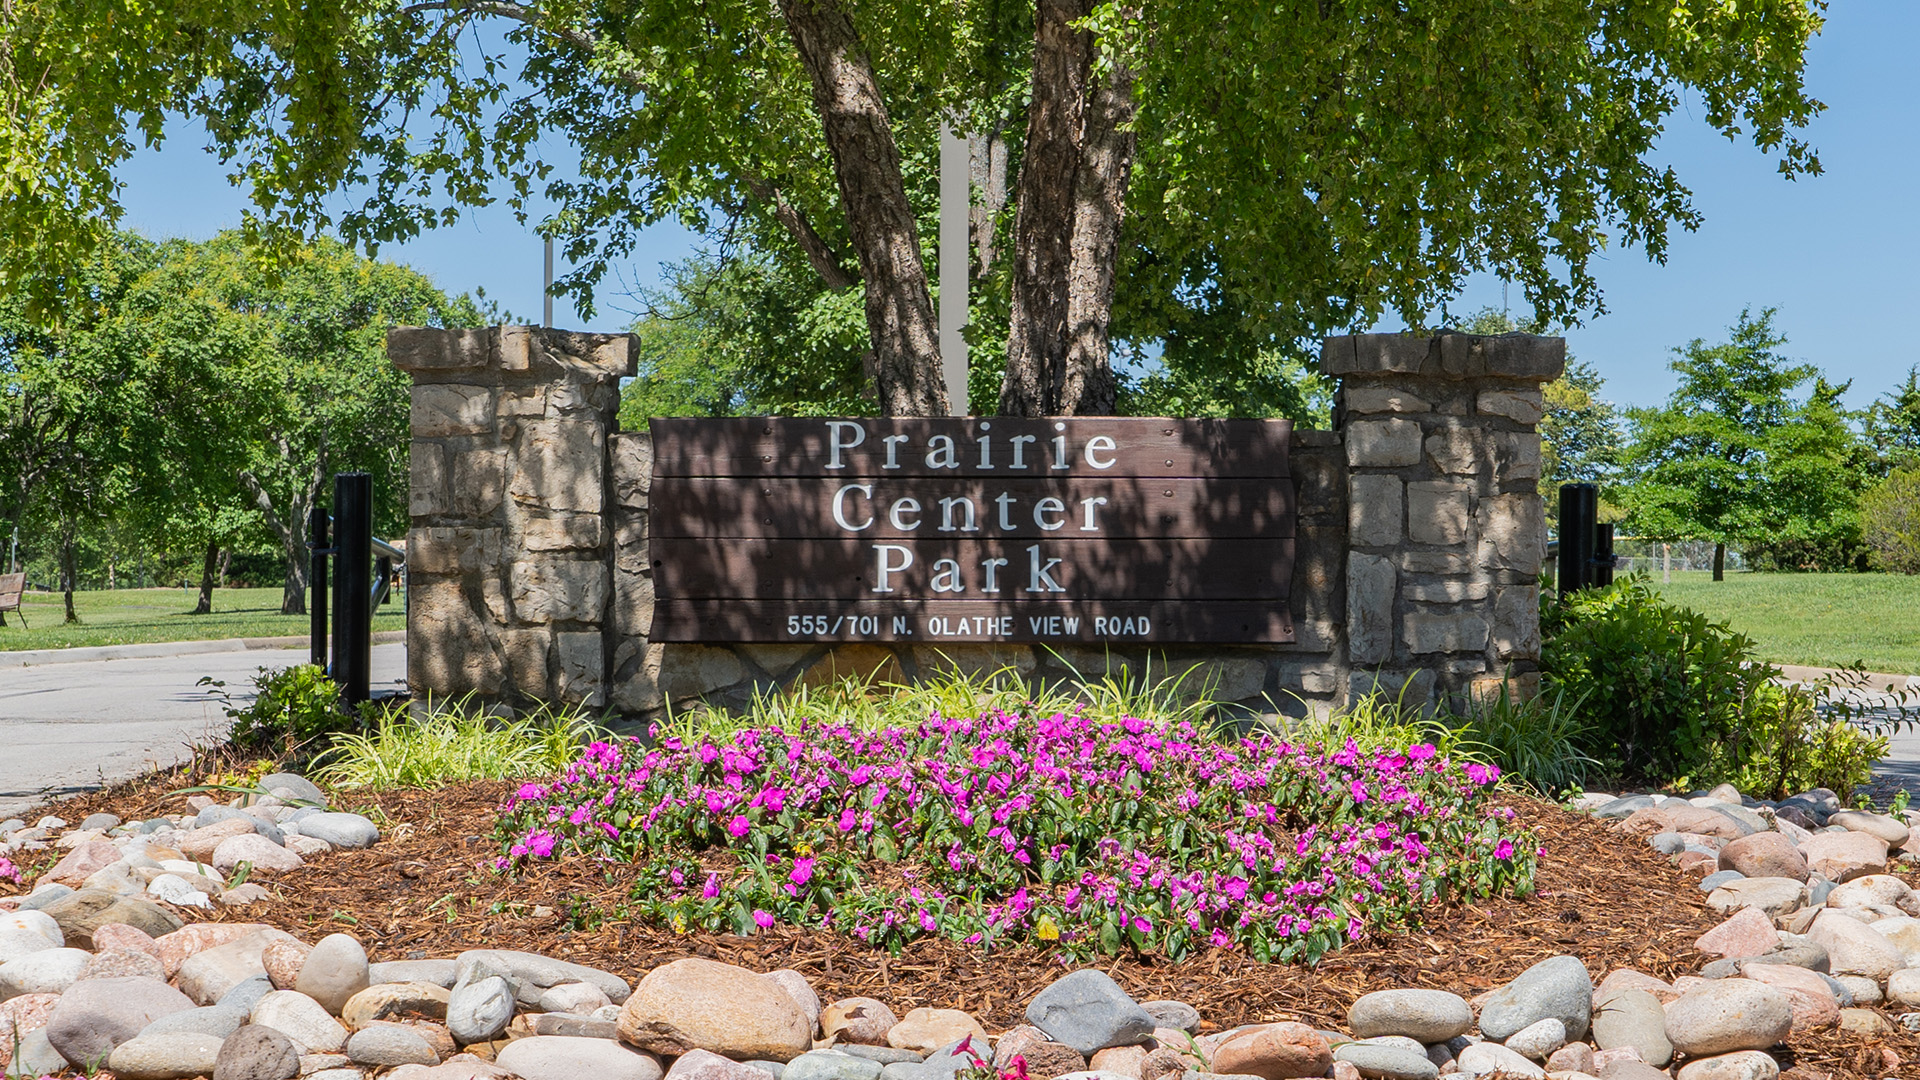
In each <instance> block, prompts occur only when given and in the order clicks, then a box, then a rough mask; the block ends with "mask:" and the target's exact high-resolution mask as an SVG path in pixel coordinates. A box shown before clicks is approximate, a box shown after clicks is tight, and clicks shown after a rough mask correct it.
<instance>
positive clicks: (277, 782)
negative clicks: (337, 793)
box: [260, 772, 327, 808]
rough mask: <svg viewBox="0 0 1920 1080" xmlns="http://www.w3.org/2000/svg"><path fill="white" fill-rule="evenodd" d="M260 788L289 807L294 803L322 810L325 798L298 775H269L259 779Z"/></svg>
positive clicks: (311, 783)
mask: <svg viewBox="0 0 1920 1080" xmlns="http://www.w3.org/2000/svg"><path fill="white" fill-rule="evenodd" d="M260 787H261V789H262V790H264V791H269V792H272V793H273V795H274V797H275V798H278V799H280V800H281V801H283V802H286V803H287V804H289V805H291V804H293V803H295V802H303V803H309V804H311V805H313V806H318V807H322V808H324V807H325V806H326V805H327V797H326V795H325V794H323V793H322V792H321V790H320V789H319V788H318V787H316V786H314V783H313V781H311V780H308V779H307V778H306V777H304V776H301V775H300V774H298V773H285V772H278V773H269V774H268V775H266V776H263V777H261V778H260Z"/></svg>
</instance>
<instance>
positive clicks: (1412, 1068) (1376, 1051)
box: [1333, 1042, 1440, 1080]
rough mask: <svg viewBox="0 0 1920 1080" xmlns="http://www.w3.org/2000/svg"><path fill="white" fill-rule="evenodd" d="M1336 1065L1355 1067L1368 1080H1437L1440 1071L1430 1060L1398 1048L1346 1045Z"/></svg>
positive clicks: (1336, 1052)
mask: <svg viewBox="0 0 1920 1080" xmlns="http://www.w3.org/2000/svg"><path fill="white" fill-rule="evenodd" d="M1333 1056H1334V1059H1335V1060H1336V1061H1344V1062H1346V1063H1347V1064H1349V1065H1352V1066H1353V1067H1354V1069H1355V1070H1356V1071H1357V1072H1359V1074H1360V1075H1361V1076H1364V1077H1366V1078H1367V1080H1437V1078H1438V1077H1439V1075H1440V1067H1439V1066H1437V1065H1435V1064H1434V1063H1433V1062H1431V1061H1429V1060H1427V1056H1426V1055H1425V1054H1421V1053H1414V1052H1413V1051H1411V1050H1407V1049H1404V1048H1402V1047H1398V1046H1382V1045H1379V1044H1376V1043H1363V1042H1351V1043H1343V1044H1341V1045H1340V1046H1339V1047H1338V1048H1337V1049H1335V1050H1334V1051H1333Z"/></svg>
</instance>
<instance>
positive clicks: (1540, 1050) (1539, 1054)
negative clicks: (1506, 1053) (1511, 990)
mask: <svg viewBox="0 0 1920 1080" xmlns="http://www.w3.org/2000/svg"><path fill="white" fill-rule="evenodd" d="M1565 1045H1567V1025H1565V1024H1563V1023H1561V1022H1560V1019H1559V1018H1558V1017H1554V1016H1549V1017H1547V1018H1546V1019H1545V1020H1541V1021H1538V1022H1536V1023H1532V1024H1528V1025H1527V1026H1526V1027H1523V1028H1521V1029H1520V1030H1519V1031H1516V1032H1514V1033H1513V1034H1512V1035H1509V1036H1508V1037H1507V1042H1506V1047H1507V1049H1509V1050H1511V1051H1513V1052H1514V1053H1516V1054H1519V1055H1520V1056H1521V1057H1524V1058H1527V1059H1529V1060H1531V1061H1545V1060H1547V1055H1548V1054H1551V1053H1553V1052H1554V1051H1555V1050H1558V1049H1560V1048H1561V1047H1563V1046H1565Z"/></svg>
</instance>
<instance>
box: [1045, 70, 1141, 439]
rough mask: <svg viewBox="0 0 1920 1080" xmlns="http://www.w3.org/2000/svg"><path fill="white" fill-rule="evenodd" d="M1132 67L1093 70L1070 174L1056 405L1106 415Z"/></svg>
mask: <svg viewBox="0 0 1920 1080" xmlns="http://www.w3.org/2000/svg"><path fill="white" fill-rule="evenodd" d="M1133 112H1134V108H1133V74H1132V73H1131V72H1129V71H1128V70H1127V69H1126V68H1124V67H1122V66H1121V65H1120V63H1119V62H1118V60H1116V61H1115V62H1114V64H1113V67H1112V68H1111V69H1109V70H1108V72H1107V73H1106V75H1105V76H1104V77H1102V76H1099V75H1097V74H1096V75H1095V86H1094V87H1093V96H1092V100H1091V101H1089V102H1088V103H1087V111H1086V119H1085V122H1084V124H1083V133H1082V136H1081V140H1080V170H1079V174H1078V175H1077V176H1076V177H1075V178H1074V200H1073V201H1074V206H1073V242H1072V249H1073V263H1072V266H1071V268H1070V269H1069V270H1068V273H1067V341H1066V347H1067V353H1066V361H1065V365H1064V367H1065V371H1064V378H1063V380H1062V384H1061V386H1060V411H1061V412H1063V413H1066V414H1068V415H1079V416H1110V415H1112V414H1113V411H1114V407H1115V400H1114V399H1115V396H1116V393H1117V391H1118V389H1119V387H1118V385H1117V384H1116V383H1115V381H1114V378H1113V365H1112V362H1111V356H1110V349H1109V338H1108V335H1107V329H1108V326H1109V325H1110V323H1111V321H1112V318H1113V276H1114V259H1115V256H1116V255H1117V253H1118V251H1119V248H1120V218H1121V214H1122V212H1123V211H1124V210H1125V205H1126V194H1127V178H1128V177H1129V176H1130V175H1131V174H1132V171H1133V149H1134V141H1133Z"/></svg>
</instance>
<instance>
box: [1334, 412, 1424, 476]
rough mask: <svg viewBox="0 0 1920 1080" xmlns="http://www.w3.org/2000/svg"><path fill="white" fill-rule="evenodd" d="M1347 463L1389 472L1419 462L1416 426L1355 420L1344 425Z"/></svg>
mask: <svg viewBox="0 0 1920 1080" xmlns="http://www.w3.org/2000/svg"><path fill="white" fill-rule="evenodd" d="M1346 442H1347V464H1348V465H1349V466H1351V467H1354V468H1367V469H1391V468H1398V467H1400V466H1404V465H1418V464H1419V463H1420V424H1419V422H1418V421H1415V420H1356V421H1352V422H1349V423H1348V424H1347V432H1346Z"/></svg>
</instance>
